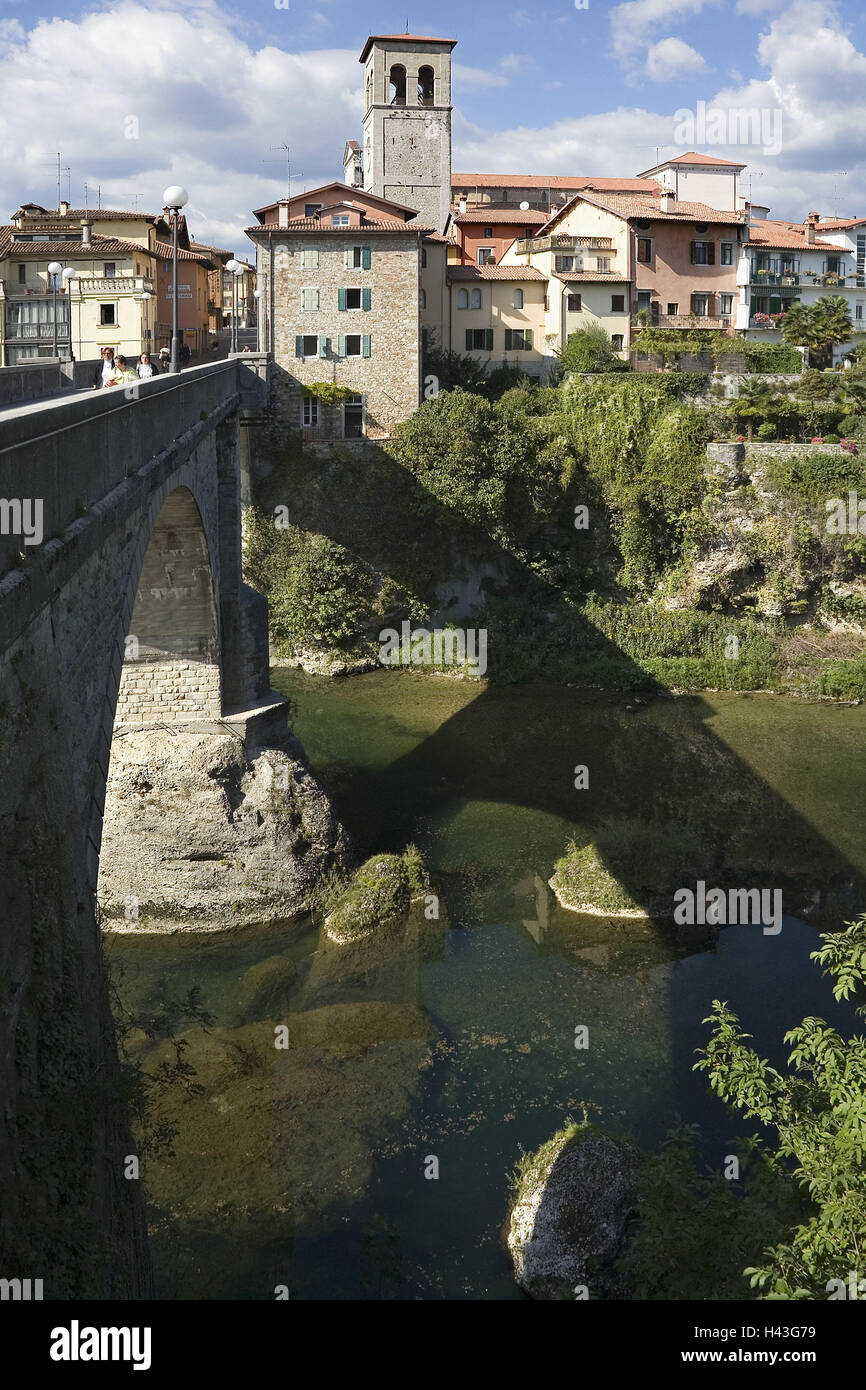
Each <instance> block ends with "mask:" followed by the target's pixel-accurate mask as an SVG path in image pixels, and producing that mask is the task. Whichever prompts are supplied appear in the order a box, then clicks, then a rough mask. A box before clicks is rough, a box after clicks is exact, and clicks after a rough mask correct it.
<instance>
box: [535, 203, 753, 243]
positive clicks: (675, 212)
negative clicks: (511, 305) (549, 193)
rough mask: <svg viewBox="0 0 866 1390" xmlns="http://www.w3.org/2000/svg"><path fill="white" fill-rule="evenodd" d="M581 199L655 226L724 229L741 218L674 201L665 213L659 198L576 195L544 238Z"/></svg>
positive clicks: (550, 221) (559, 210)
mask: <svg viewBox="0 0 866 1390" xmlns="http://www.w3.org/2000/svg"><path fill="white" fill-rule="evenodd" d="M578 199H582V200H583V201H584V202H586V203H591V204H592V205H593V207H599V208H606V209H607V210H608V212H615V213H618V214H619V216H620V217H637V218H646V219H648V220H650V221H653V222H706V223H708V224H709V223H714V224H716V225H718V224H719V223H722V224H723V225H725V226H729V225H732V226H737V225H738V224H740V223H741V222H742V220H743V219H742V217H741V215H740V214H739V213H736V212H721V211H720V210H719V209H718V208H711V207H708V206H707V204H706V203H686V202H680V201H676V200H674V199H672V200H671V210H670V211H669V212H662V209H661V206H660V204H659V200H658V199H657V198H640V197H637V196H635V195H633V194H629V193H576V194H575V195H574V197H573V198H571V199H569V201H568V202H567V203H564V204H563V205H562V207H561V208H557V210H556V212H555V213H553V215H552V216H551V217H550V218H548V220H547V222H545V224H544V226H543V227H542V229H541V232H542V235H543V234H544V232H545V231H546V230H547V228H548V227H553V226H555V224H556V223H557V222H558V221H559V219H560V218H561V217H562V216H563V214H564V213H566V212H568V211H569V210H570V209H571V208H572V207H574V205H575V203H576V202H577V201H578Z"/></svg>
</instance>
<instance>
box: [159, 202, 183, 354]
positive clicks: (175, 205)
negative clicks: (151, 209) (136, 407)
mask: <svg viewBox="0 0 866 1390" xmlns="http://www.w3.org/2000/svg"><path fill="white" fill-rule="evenodd" d="M162 197H163V202H164V205H165V207H167V208H170V209H171V228H172V261H171V301H172V302H171V366H170V368H169V371H172V372H179V371H180V363H179V361H178V341H177V223H178V218H179V217H180V210H181V208H182V207H186V205H187V203H188V202H189V194H188V193H187V191H186V189H185V188H183V187H181V185H180V184H179V183H172V184H169V186H168V188H166V189H165V190H164V192H163V195H162Z"/></svg>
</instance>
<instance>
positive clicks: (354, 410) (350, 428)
mask: <svg viewBox="0 0 866 1390" xmlns="http://www.w3.org/2000/svg"><path fill="white" fill-rule="evenodd" d="M363 437H364V402H363V397H361V396H355V398H354V400H351V401H346V402H345V404H344V405H343V438H344V439H363Z"/></svg>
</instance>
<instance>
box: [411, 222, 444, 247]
mask: <svg viewBox="0 0 866 1390" xmlns="http://www.w3.org/2000/svg"><path fill="white" fill-rule="evenodd" d="M405 225H406V224H405V223H404V226H405ZM424 240H425V241H441V242H442V243H443V245H445V246H453V245H454V243H453V241H451V240H450V239H449V238H448V237H447V236H442V234H441V232H428V233H427V235H426V236H425V238H424Z"/></svg>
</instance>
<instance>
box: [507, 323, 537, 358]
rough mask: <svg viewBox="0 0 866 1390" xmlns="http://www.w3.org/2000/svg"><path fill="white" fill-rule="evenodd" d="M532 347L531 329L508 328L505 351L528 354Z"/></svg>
mask: <svg viewBox="0 0 866 1390" xmlns="http://www.w3.org/2000/svg"><path fill="white" fill-rule="evenodd" d="M531 347H532V329H531V328H506V330H505V351H506V352H528V351H529V349H530V348H531Z"/></svg>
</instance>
